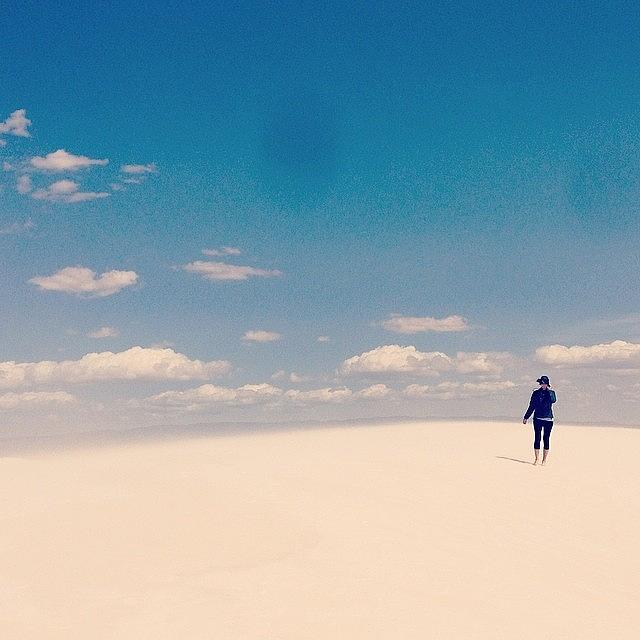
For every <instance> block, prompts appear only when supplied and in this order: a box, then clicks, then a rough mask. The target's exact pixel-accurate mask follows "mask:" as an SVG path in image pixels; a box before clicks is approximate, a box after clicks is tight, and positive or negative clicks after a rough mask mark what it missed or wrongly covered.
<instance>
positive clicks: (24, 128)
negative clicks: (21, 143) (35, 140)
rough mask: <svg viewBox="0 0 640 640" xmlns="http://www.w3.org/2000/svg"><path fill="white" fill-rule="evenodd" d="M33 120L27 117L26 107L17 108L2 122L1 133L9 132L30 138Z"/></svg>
mask: <svg viewBox="0 0 640 640" xmlns="http://www.w3.org/2000/svg"><path fill="white" fill-rule="evenodd" d="M30 124H31V120H29V118H27V110H26V109H16V110H15V111H14V112H13V113H12V114H11V115H10V116H9V117H8V118H7V119H6V120H3V121H2V122H0V135H2V134H7V135H12V136H20V137H22V138H28V137H30V136H31V134H30V133H29V131H28V128H29V125H30Z"/></svg>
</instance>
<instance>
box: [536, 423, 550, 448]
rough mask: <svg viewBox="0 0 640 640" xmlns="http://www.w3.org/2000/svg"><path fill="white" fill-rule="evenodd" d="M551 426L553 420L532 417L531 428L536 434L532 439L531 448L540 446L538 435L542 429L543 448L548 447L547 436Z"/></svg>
mask: <svg viewBox="0 0 640 640" xmlns="http://www.w3.org/2000/svg"><path fill="white" fill-rule="evenodd" d="M552 427H553V422H552V421H551V420H539V419H538V418H534V419H533V430H534V432H535V434H536V437H535V440H534V441H533V448H534V449H539V448H540V436H541V435H542V432H543V430H544V436H542V440H543V442H544V448H545V449H548V448H549V436H551V428H552Z"/></svg>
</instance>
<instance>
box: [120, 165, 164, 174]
mask: <svg viewBox="0 0 640 640" xmlns="http://www.w3.org/2000/svg"><path fill="white" fill-rule="evenodd" d="M120 171H122V173H128V174H136V175H142V174H145V173H156V172H157V171H158V169H157V168H156V165H155V163H153V162H151V163H149V164H123V165H122V166H121V167H120Z"/></svg>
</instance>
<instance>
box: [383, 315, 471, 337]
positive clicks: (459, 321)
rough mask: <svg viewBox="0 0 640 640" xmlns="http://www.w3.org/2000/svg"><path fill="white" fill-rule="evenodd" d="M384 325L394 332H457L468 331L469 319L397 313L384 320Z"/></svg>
mask: <svg viewBox="0 0 640 640" xmlns="http://www.w3.org/2000/svg"><path fill="white" fill-rule="evenodd" d="M382 326H383V327H384V328H385V329H386V330H387V331H392V332H394V333H407V334H412V333H424V332H427V331H435V332H439V333H442V332H456V331H468V330H469V325H468V323H467V320H466V319H465V318H463V317H462V316H447V317H446V318H431V317H416V316H401V315H399V314H397V313H394V314H392V315H391V317H390V318H388V319H387V320H384V321H383V322H382Z"/></svg>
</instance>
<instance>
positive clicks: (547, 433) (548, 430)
mask: <svg viewBox="0 0 640 640" xmlns="http://www.w3.org/2000/svg"><path fill="white" fill-rule="evenodd" d="M552 428H553V422H551V421H550V420H547V421H546V424H545V425H544V436H543V444H544V451H543V452H542V464H544V463H545V462H546V460H547V456H548V455H549V438H550V437H551V429H552Z"/></svg>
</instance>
